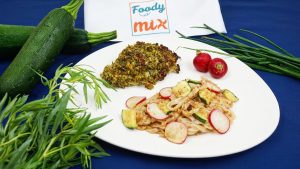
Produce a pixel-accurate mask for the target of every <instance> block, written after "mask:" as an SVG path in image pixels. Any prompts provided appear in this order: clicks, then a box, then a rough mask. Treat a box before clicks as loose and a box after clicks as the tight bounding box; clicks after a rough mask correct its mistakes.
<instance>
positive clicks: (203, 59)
mask: <svg viewBox="0 0 300 169" xmlns="http://www.w3.org/2000/svg"><path fill="white" fill-rule="evenodd" d="M210 60H211V56H210V55H209V54H208V53H202V52H200V53H199V54H197V56H196V57H195V58H194V60H193V64H194V66H195V68H196V70H198V71H199V72H208V65H209V62H210Z"/></svg>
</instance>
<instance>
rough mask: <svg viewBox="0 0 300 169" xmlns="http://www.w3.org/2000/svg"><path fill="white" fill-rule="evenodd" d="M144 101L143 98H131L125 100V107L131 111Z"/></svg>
mask: <svg viewBox="0 0 300 169" xmlns="http://www.w3.org/2000/svg"><path fill="white" fill-rule="evenodd" d="M145 100H146V97H145V96H133V97H130V98H129V99H127V101H126V106H127V107H128V108H129V109H131V108H134V107H135V106H137V105H138V104H141V103H142V102H143V101H145Z"/></svg>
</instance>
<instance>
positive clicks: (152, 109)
mask: <svg viewBox="0 0 300 169" xmlns="http://www.w3.org/2000/svg"><path fill="white" fill-rule="evenodd" d="M147 113H148V114H149V115H150V116H151V117H153V118H155V119H158V120H163V119H165V118H167V117H168V115H166V114H165V113H164V112H163V111H162V110H161V109H160V108H159V107H158V105H157V104H156V103H150V104H147Z"/></svg>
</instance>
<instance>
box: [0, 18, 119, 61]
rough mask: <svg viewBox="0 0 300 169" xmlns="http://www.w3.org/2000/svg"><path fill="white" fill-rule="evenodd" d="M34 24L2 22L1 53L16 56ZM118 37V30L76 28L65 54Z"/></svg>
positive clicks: (0, 25) (82, 51) (76, 52)
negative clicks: (95, 30)
mask: <svg viewBox="0 0 300 169" xmlns="http://www.w3.org/2000/svg"><path fill="white" fill-rule="evenodd" d="M34 29H35V27H34V26H21V25H3V24H0V55H2V56H4V57H5V56H6V57H14V56H16V55H17V53H18V52H19V50H20V49H21V47H22V46H23V45H24V43H25V42H26V40H27V39H28V38H29V36H30V34H31V32H33V30H34ZM116 37H117V33H116V31H111V32H102V33H91V32H87V31H85V30H83V29H75V30H74V32H73V33H72V34H71V36H70V38H69V40H68V41H67V42H66V44H65V45H64V48H63V50H62V52H63V53H64V54H81V53H85V52H87V51H89V50H91V48H92V46H94V45H97V44H100V43H102V42H106V41H109V40H112V39H115V38H116Z"/></svg>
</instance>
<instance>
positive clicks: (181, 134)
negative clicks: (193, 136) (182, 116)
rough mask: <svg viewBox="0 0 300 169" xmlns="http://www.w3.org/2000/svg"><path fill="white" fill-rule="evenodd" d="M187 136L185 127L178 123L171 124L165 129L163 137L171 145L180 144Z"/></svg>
mask: <svg viewBox="0 0 300 169" xmlns="http://www.w3.org/2000/svg"><path fill="white" fill-rule="evenodd" d="M187 135H188V129H187V127H186V125H185V124H183V123H180V122H171V123H169V124H168V125H167V126H166V128H165V137H166V138H167V139H168V140H169V141H170V142H172V143H176V144H182V143H183V142H184V141H185V139H186V138H187Z"/></svg>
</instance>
